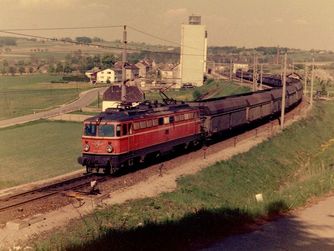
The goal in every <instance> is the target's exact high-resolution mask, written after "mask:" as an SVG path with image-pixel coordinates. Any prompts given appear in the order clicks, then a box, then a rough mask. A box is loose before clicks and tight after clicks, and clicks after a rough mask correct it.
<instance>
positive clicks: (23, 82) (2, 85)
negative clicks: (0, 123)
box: [0, 74, 90, 120]
mask: <svg viewBox="0 0 334 251" xmlns="http://www.w3.org/2000/svg"><path fill="white" fill-rule="evenodd" d="M59 79H61V77H59V76H53V75H48V74H39V75H24V76H0V97H1V98H0V108H1V109H0V120H2V119H7V118H12V117H18V116H22V115H25V114H31V113H33V112H34V111H35V112H38V111H39V110H40V109H46V108H50V107H54V106H57V105H61V104H64V103H66V102H69V101H71V100H74V99H76V98H77V97H78V95H79V92H81V91H83V90H85V89H88V88H89V87H90V86H89V84H88V83H67V84H62V83H51V81H55V80H59Z"/></svg>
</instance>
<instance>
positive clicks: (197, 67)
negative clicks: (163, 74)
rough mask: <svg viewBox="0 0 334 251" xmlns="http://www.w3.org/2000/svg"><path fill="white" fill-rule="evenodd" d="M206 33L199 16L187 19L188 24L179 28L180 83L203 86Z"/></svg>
mask: <svg viewBox="0 0 334 251" xmlns="http://www.w3.org/2000/svg"><path fill="white" fill-rule="evenodd" d="M206 57H207V32H206V27H205V25H202V24H201V16H196V15H192V16H190V17H189V24H182V26H181V55H180V65H181V67H180V73H181V83H182V84H184V83H192V84H193V85H195V86H202V85H203V77H204V73H205V72H206Z"/></svg>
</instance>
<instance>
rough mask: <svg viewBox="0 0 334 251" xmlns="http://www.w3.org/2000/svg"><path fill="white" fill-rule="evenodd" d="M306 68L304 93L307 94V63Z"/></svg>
mask: <svg viewBox="0 0 334 251" xmlns="http://www.w3.org/2000/svg"><path fill="white" fill-rule="evenodd" d="M304 67H305V68H304V93H305V94H306V91H307V64H306V63H305V65H304ZM305 94H304V95H305Z"/></svg>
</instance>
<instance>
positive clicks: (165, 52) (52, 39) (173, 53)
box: [0, 27, 204, 56]
mask: <svg viewBox="0 0 334 251" xmlns="http://www.w3.org/2000/svg"><path fill="white" fill-rule="evenodd" d="M72 28H73V27H72ZM72 28H71V29H72ZM59 29H60V28H59ZM0 33H4V34H9V35H15V36H23V37H29V38H38V39H43V40H49V41H56V42H63V43H68V44H76V45H85V46H95V47H99V48H104V49H116V50H122V49H123V48H122V47H117V46H111V45H101V44H95V43H88V44H87V43H82V42H78V41H71V40H66V39H59V38H54V37H46V36H38V35H32V34H26V33H20V32H13V31H9V30H0ZM127 50H130V51H135V52H138V51H142V52H149V53H163V54H169V55H180V53H179V52H171V51H153V50H147V49H136V48H127ZM182 55H189V56H204V55H203V54H182Z"/></svg>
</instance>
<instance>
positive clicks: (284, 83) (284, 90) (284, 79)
mask: <svg viewBox="0 0 334 251" xmlns="http://www.w3.org/2000/svg"><path fill="white" fill-rule="evenodd" d="M286 63H287V53H285V55H284V68H283V83H282V84H283V87H282V107H281V130H283V129H284V115H285V96H286Z"/></svg>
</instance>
